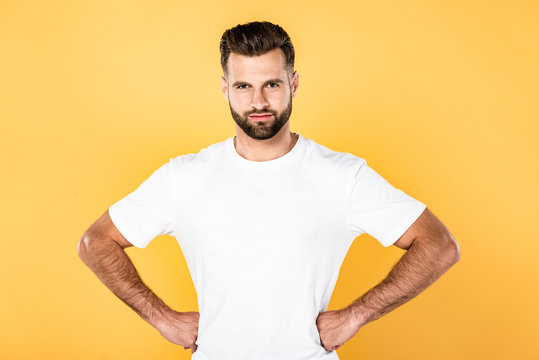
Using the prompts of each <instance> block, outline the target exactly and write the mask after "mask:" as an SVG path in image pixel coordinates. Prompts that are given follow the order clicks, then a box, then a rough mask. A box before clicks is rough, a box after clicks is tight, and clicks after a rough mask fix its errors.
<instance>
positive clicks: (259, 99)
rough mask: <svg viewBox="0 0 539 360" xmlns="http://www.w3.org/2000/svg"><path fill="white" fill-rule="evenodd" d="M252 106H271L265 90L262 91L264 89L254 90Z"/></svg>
mask: <svg viewBox="0 0 539 360" xmlns="http://www.w3.org/2000/svg"><path fill="white" fill-rule="evenodd" d="M251 106H252V107H253V108H255V109H264V108H267V107H268V106H269V103H268V100H267V99H266V97H265V96H264V92H263V91H262V89H258V90H257V89H255V91H254V92H253V98H252V100H251Z"/></svg>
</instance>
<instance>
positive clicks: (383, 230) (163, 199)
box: [78, 22, 460, 360]
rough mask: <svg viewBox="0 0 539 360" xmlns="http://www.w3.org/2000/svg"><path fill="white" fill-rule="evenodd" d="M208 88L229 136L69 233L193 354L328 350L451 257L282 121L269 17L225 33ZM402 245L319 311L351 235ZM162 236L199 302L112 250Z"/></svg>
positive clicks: (388, 193)
mask: <svg viewBox="0 0 539 360" xmlns="http://www.w3.org/2000/svg"><path fill="white" fill-rule="evenodd" d="M220 51H221V64H222V68H223V73H224V76H223V77H222V91H223V94H224V96H225V98H226V100H227V101H228V102H229V106H230V111H231V113H232V117H233V119H234V121H235V123H236V135H235V136H234V137H229V138H228V139H226V140H224V141H222V142H218V143H216V144H213V145H210V146H208V147H207V148H204V149H202V150H201V151H200V152H198V153H196V154H187V155H181V156H178V157H176V158H171V159H170V160H169V161H168V162H167V163H165V164H164V165H162V166H161V167H160V168H159V169H157V170H156V171H155V172H154V173H153V174H152V175H151V176H150V177H149V178H148V179H147V180H146V181H144V182H143V183H142V184H141V185H140V186H139V187H138V188H137V189H136V190H135V191H133V192H132V193H131V194H129V195H127V196H126V197H125V198H123V199H121V200H119V201H118V202H116V203H115V204H113V205H112V206H111V207H110V208H109V210H108V211H107V212H105V213H104V214H103V215H102V216H101V217H100V218H99V219H98V220H97V221H96V222H95V223H94V224H93V225H92V226H91V227H90V228H89V229H88V230H87V231H86V232H85V233H84V235H83V236H82V238H81V239H80V241H79V244H78V252H79V255H80V257H81V258H82V260H83V261H84V263H85V264H87V265H88V266H89V267H90V268H91V269H92V271H94V272H95V273H96V275H97V276H98V277H99V279H100V280H101V281H102V282H103V283H104V284H105V285H106V286H107V287H108V288H109V289H110V290H112V291H113V292H114V293H115V294H116V295H117V296H118V297H119V298H120V299H121V300H122V301H124V302H125V303H126V304H127V305H128V306H130V307H131V308H132V309H133V310H134V311H136V312H137V313H138V314H139V315H140V316H141V317H142V318H143V319H144V320H146V321H147V322H148V323H150V324H151V325H152V326H154V327H155V328H156V329H157V330H158V331H159V332H160V333H161V334H162V335H163V336H164V337H165V338H166V339H168V340H169V341H171V342H173V343H175V344H178V345H182V346H184V348H185V349H188V348H190V349H191V352H192V353H193V356H192V358H193V359H197V360H208V359H210V360H223V359H224V360H226V359H279V360H283V359H291V360H300V359H301V360H313V359H338V356H337V354H336V352H335V350H336V349H338V348H339V347H340V346H342V345H343V344H344V343H345V342H346V341H348V340H350V339H351V338H352V337H353V336H354V335H355V334H356V333H357V332H358V331H359V329H361V327H363V326H365V325H366V324H367V323H368V322H371V321H373V320H375V319H377V318H379V317H380V316H382V315H383V314H385V313H387V312H389V311H391V310H393V309H395V308H396V307H398V306H400V305H402V304H403V303H405V302H406V301H408V300H410V299H411V298H413V297H414V296H416V295H417V294H419V293H420V292H421V291H422V290H424V289H425V288H426V287H427V286H429V285H430V284H431V283H433V282H434V281H435V280H436V279H437V278H439V277H440V276H441V275H442V274H443V273H444V272H445V271H447V269H449V268H450V267H451V266H452V265H453V264H455V263H456V262H457V261H458V259H459V258H460V250H459V246H458V244H457V242H456V241H455V239H454V238H453V236H452V235H451V234H450V232H449V231H448V230H447V229H446V227H445V226H444V225H443V224H442V223H441V222H440V220H438V219H437V218H436V217H435V216H434V215H433V213H432V212H431V211H430V210H429V209H427V208H426V205H425V204H423V203H421V202H419V201H418V200H416V199H414V198H412V197H410V196H409V195H407V194H405V193H404V192H403V191H401V190H399V189H397V188H395V187H393V186H392V185H390V184H389V183H388V182H387V181H386V180H384V179H383V178H382V177H381V176H380V175H378V174H377V173H376V172H375V171H374V170H373V169H371V168H370V167H369V166H368V165H367V163H366V161H365V160H364V159H362V158H359V157H357V156H355V155H352V154H349V153H340V152H336V151H333V150H330V149H328V148H326V147H324V146H322V145H319V144H317V143H316V142H314V141H313V140H311V139H308V138H304V137H303V136H302V135H301V134H298V133H291V132H290V128H289V122H288V120H289V117H290V115H291V112H292V98H293V97H294V96H295V95H296V92H297V88H298V73H297V71H293V69H294V48H293V46H292V43H291V41H290V38H289V37H288V35H287V33H286V32H285V31H284V30H283V29H282V28H281V27H280V26H277V25H274V24H271V23H269V22H252V23H248V24H243V25H238V26H236V27H234V28H232V29H229V30H227V31H225V33H224V34H223V36H222V39H221V43H220ZM362 233H368V234H370V235H372V236H373V237H374V238H376V239H377V240H378V241H379V242H380V243H381V244H382V245H383V246H385V247H387V246H389V245H392V244H393V245H395V246H397V247H399V248H401V249H405V250H407V251H406V253H405V254H404V256H403V257H402V258H401V259H400V260H399V262H398V263H397V264H396V265H395V266H394V268H393V269H392V270H391V272H390V273H389V274H388V276H387V277H386V279H384V280H383V281H382V282H381V283H380V284H378V285H377V286H376V287H374V288H372V289H371V290H369V291H368V292H367V293H365V294H364V295H362V296H361V297H360V298H358V299H356V300H355V301H353V302H352V303H351V304H350V305H349V306H347V307H346V308H344V309H341V310H334V311H326V309H327V306H328V303H329V300H330V298H331V294H332V292H333V289H334V286H335V283H336V281H337V277H338V273H339V269H340V266H341V263H342V261H343V259H344V257H345V255H346V253H347V251H348V249H349V247H350V245H351V244H352V242H353V240H354V239H355V238H356V237H357V236H359V235H360V234H362ZM163 234H169V235H172V236H174V237H176V239H177V241H178V243H179V244H180V246H181V248H182V251H183V253H184V255H185V258H186V261H187V264H188V267H189V270H190V273H191V276H192V278H193V282H194V285H195V288H196V291H197V298H198V306H199V311H200V312H193V311H190V312H177V311H174V310H172V309H170V308H169V307H168V306H167V305H166V304H165V303H164V302H163V301H162V300H161V299H159V298H158V297H157V296H156V295H155V294H154V293H153V292H152V291H151V290H150V289H149V288H148V287H147V286H146V285H145V284H144V283H143V282H142V281H141V279H140V277H139V276H138V274H137V272H136V270H135V268H134V266H133V264H132V262H131V261H130V259H129V257H128V256H127V255H126V253H125V252H124V249H125V248H126V247H129V246H132V245H135V246H136V247H139V248H144V247H146V246H147V245H148V243H149V242H150V241H151V240H152V239H153V238H154V237H156V236H158V235H163Z"/></svg>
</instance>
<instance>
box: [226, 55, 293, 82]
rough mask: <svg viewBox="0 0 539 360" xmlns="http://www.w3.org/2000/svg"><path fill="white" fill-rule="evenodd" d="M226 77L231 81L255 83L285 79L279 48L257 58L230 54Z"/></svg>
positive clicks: (284, 67)
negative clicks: (270, 79)
mask: <svg viewBox="0 0 539 360" xmlns="http://www.w3.org/2000/svg"><path fill="white" fill-rule="evenodd" d="M227 69H228V77H229V78H230V80H231V81H235V80H243V81H249V80H252V81H256V80H257V79H260V80H263V79H266V78H283V79H284V78H285V77H286V73H287V71H286V59H285V57H284V54H283V51H282V50H281V49H279V48H276V49H273V50H271V51H268V52H267V53H265V54H262V55H259V56H246V55H240V54H237V53H230V55H229V57H228V66H227Z"/></svg>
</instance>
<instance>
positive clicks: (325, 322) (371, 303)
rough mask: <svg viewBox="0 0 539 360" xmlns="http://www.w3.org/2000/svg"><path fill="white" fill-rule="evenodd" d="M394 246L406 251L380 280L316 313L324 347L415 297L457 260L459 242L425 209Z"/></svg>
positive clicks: (340, 342) (337, 343) (342, 340)
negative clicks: (358, 294)
mask: <svg viewBox="0 0 539 360" xmlns="http://www.w3.org/2000/svg"><path fill="white" fill-rule="evenodd" d="M393 245H395V246H397V247H399V248H401V249H404V250H406V253H405V254H404V255H403V256H402V257H401V258H400V259H399V261H398V262H397V263H396V264H395V266H394V267H393V269H392V270H391V271H390V272H389V274H388V275H387V277H386V278H385V279H384V280H383V281H382V282H381V283H379V284H378V285H376V286H375V287H373V288H372V289H370V290H369V291H367V292H366V293H365V294H363V295H362V296H361V297H359V298H358V299H356V300H354V302H353V303H352V304H350V305H348V306H347V307H346V308H345V309H341V310H335V311H326V312H323V313H321V314H320V315H319V317H318V319H317V325H318V326H319V331H320V339H321V341H322V343H323V346H324V347H325V348H326V350H328V351H332V350H336V349H338V348H339V347H340V346H342V345H343V344H344V343H345V342H346V341H348V340H350V339H351V338H352V337H353V336H354V335H355V334H356V333H357V332H358V331H359V330H360V329H361V328H362V327H363V326H365V325H366V324H367V323H369V322H371V321H374V320H376V319H378V318H379V317H381V316H382V315H384V314H386V313H388V312H390V311H392V310H394V309H395V308H397V307H399V306H400V305H402V304H404V303H405V302H407V301H409V300H410V299H412V298H414V297H415V296H417V295H418V294H419V293H421V292H422V291H423V290H425V289H426V288H427V287H428V286H429V285H431V284H432V283H433V282H434V281H436V280H437V279H438V278H439V277H440V276H441V275H442V274H443V273H445V272H446V271H447V270H448V269H449V268H450V267H451V266H453V265H454V264H455V263H456V262H457V261H458V260H459V259H460V248H459V245H458V243H457V242H456V241H455V239H454V238H453V236H452V235H451V233H450V232H449V230H447V228H446V227H445V226H444V225H443V224H442V222H441V221H440V220H438V218H436V216H434V214H433V213H432V212H431V211H430V210H429V209H428V208H425V210H424V211H423V213H422V214H421V215H420V216H419V217H418V218H417V220H416V221H415V222H414V223H413V224H412V225H411V226H410V227H409V228H408V230H406V232H405V233H404V234H403V235H402V236H401V237H400V238H399V239H398V240H397V241H396V242H395V243H394V244H393Z"/></svg>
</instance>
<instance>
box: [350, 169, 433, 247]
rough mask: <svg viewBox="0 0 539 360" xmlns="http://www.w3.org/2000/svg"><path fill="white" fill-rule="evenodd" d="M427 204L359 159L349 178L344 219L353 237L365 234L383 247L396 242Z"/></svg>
mask: <svg viewBox="0 0 539 360" xmlns="http://www.w3.org/2000/svg"><path fill="white" fill-rule="evenodd" d="M426 207H427V205H425V204H423V203H422V202H420V201H419V200H416V199H414V198H412V197H411V196H409V195H408V194H406V193H405V192H403V191H402V190H400V189H397V188H395V187H393V186H392V185H391V184H390V183H389V182H388V181H387V180H385V179H384V178H383V177H382V176H380V175H379V174H378V173H377V172H376V171H374V170H373V169H372V168H371V167H369V166H368V165H367V162H366V160H364V159H361V161H360V163H359V168H357V171H356V172H355V176H354V178H353V181H352V189H351V193H350V199H349V206H348V212H347V222H348V227H349V229H350V231H352V233H353V235H354V238H355V237H357V236H359V235H361V234H362V233H368V234H369V235H371V236H372V237H373V238H375V239H376V240H378V241H379V242H380V243H381V244H382V245H383V246H384V247H388V246H389V245H392V244H393V243H394V242H396V241H397V240H398V239H399V238H400V237H401V235H402V234H404V233H405V232H406V230H408V228H409V227H410V226H411V225H412V224H413V223H414V221H415V220H416V219H417V218H418V217H419V215H421V213H422V212H423V210H425V208H426Z"/></svg>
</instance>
